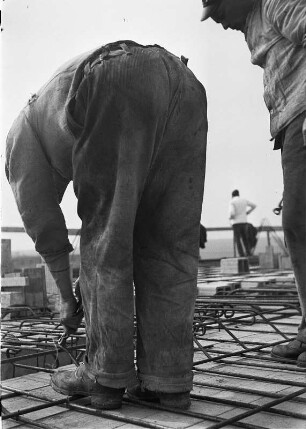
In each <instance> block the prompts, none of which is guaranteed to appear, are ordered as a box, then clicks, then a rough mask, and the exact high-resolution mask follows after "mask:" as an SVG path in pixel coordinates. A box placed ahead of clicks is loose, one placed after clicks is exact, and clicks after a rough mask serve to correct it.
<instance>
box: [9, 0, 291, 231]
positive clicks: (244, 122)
mask: <svg viewBox="0 0 306 429" xmlns="http://www.w3.org/2000/svg"><path fill="white" fill-rule="evenodd" d="M1 6H2V28H3V31H2V32H1V101H2V103H1V152H2V165H1V172H2V225H3V226H21V225H22V222H21V219H20V216H19V213H18V211H17V208H16V204H15V201H14V199H13V196H12V193H11V190H10V187H9V185H8V184H7V182H6V179H5V177H4V174H3V172H4V161H3V154H4V150H5V149H4V148H5V138H6V135H7V133H8V131H9V128H10V126H11V124H12V122H13V120H14V119H15V117H16V116H17V115H18V113H19V111H20V110H21V109H22V108H23V107H24V105H25V104H26V102H27V100H28V99H29V98H30V97H31V94H33V93H35V92H36V91H37V90H38V89H39V88H40V87H41V86H42V85H43V84H44V83H45V82H46V81H47V80H48V79H49V78H50V76H51V75H52V74H53V72H54V71H55V70H56V69H57V68H58V67H59V66H60V65H61V64H62V63H63V62H65V61H66V60H68V59H70V58H72V57H74V56H76V55H78V54H80V53H82V52H85V51H87V50H91V49H93V48H96V47H98V46H100V45H103V44H106V43H108V42H113V41H116V40H120V39H130V40H134V41H136V42H138V43H141V44H154V43H157V44H159V45H161V46H163V47H165V48H166V49H168V50H169V51H171V52H172V53H173V54H175V55H177V56H180V55H184V56H185V57H187V58H189V63H188V66H189V68H190V69H191V70H192V71H193V73H194V74H195V75H196V77H197V78H198V79H199V80H200V81H201V82H202V84H203V85H204V87H205V88H206V92H207V99H208V121H209V130H208V148H207V170H206V181H205V193H204V201H203V210H202V223H203V224H204V225H205V226H207V227H218V226H229V225H230V224H229V220H228V204H229V200H230V197H231V192H232V190H233V189H239V190H240V194H241V196H244V197H246V198H247V199H249V200H250V201H252V202H254V203H255V204H257V209H256V210H255V211H254V212H253V213H252V214H251V215H250V216H249V221H250V222H252V223H253V224H254V225H255V226H259V225H260V224H261V223H262V221H263V219H268V221H269V222H270V223H271V224H272V225H280V223H281V219H280V217H278V216H275V215H274V214H273V213H272V209H273V208H274V207H276V206H277V204H278V202H279V201H280V199H281V197H282V190H283V182H282V172H281V164H280V151H273V150H272V149H273V143H272V142H270V141H269V140H270V132H269V115H268V111H267V109H266V107H265V104H264V101H263V97H262V93H263V85H262V70H261V69H260V68H259V67H257V66H254V65H252V64H251V62H250V53H249V50H248V47H247V45H246V42H245V40H244V35H243V34H242V33H241V32H237V31H232V30H227V31H225V30H223V28H222V27H221V26H220V25H217V24H215V23H214V22H213V21H212V20H208V21H206V22H204V23H202V22H200V16H201V11H202V2H201V0H184V1H183V0H154V1H152V0H130V1H126V0H116V1H114V0H86V1H82V0H5V1H2V5H1ZM62 210H63V212H64V215H65V218H66V223H67V227H69V228H78V227H79V226H80V220H79V218H78V216H77V214H76V199H75V197H74V194H73V190H72V186H69V188H68V191H67V192H66V195H65V197H64V200H63V203H62Z"/></svg>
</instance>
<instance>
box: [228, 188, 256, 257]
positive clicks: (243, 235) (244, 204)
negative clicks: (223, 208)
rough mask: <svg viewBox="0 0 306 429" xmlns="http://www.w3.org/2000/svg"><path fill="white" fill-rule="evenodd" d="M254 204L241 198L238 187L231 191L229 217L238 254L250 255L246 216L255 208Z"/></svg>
mask: <svg viewBox="0 0 306 429" xmlns="http://www.w3.org/2000/svg"><path fill="white" fill-rule="evenodd" d="M255 208H256V204H254V203H252V202H251V201H248V200H247V199H245V198H242V197H241V196H240V194H239V191H238V189H235V190H234V191H233V192H232V199H231V201H230V204H229V219H230V221H231V222H232V227H233V231H234V242H235V245H237V249H238V253H239V256H251V248H250V247H251V246H250V243H249V239H248V225H247V216H248V215H249V214H250V213H252V211H253V210H255Z"/></svg>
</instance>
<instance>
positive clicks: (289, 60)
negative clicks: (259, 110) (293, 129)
mask: <svg viewBox="0 0 306 429" xmlns="http://www.w3.org/2000/svg"><path fill="white" fill-rule="evenodd" d="M245 36H246V42H247V44H248V46H249V49H250V51H251V61H252V63H253V64H256V65H259V66H260V67H262V68H263V69H264V99H265V103H266V105H267V108H268V109H269V112H270V126H271V135H272V137H273V138H274V137H276V136H277V134H278V133H279V131H281V130H282V129H283V128H284V127H286V126H287V125H288V124H289V123H290V122H291V121H292V120H293V119H294V118H295V117H296V116H298V115H299V114H300V113H302V112H303V111H305V110H306V1H305V0H259V1H257V2H255V7H254V9H253V11H252V12H251V13H250V15H249V16H248V19H247V24H246V29H245ZM304 125H305V124H304ZM304 128H305V127H304ZM305 133H306V130H305Z"/></svg>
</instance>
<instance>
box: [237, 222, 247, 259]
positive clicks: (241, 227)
mask: <svg viewBox="0 0 306 429" xmlns="http://www.w3.org/2000/svg"><path fill="white" fill-rule="evenodd" d="M233 231H234V242H235V244H236V246H237V249H238V253H239V256H250V254H251V252H250V246H249V241H248V233H247V224H246V223H234V224H233ZM243 246H244V247H243Z"/></svg>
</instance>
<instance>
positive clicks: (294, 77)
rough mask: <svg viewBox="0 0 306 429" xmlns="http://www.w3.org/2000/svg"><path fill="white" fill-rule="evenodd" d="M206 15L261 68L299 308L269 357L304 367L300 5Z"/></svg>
mask: <svg viewBox="0 0 306 429" xmlns="http://www.w3.org/2000/svg"><path fill="white" fill-rule="evenodd" d="M203 6H204V9H203V15H202V21H204V20H205V19H207V18H208V17H211V18H212V19H213V20H214V21H215V22H217V23H220V24H222V25H223V27H224V29H227V28H231V29H233V30H240V31H242V32H243V33H244V35H245V38H246V42H247V44H248V47H249V49H250V51H251V61H252V63H253V64H255V65H259V66H260V67H262V68H263V69H264V98H265V102H266V105H267V107H268V109H269V112H270V124H271V134H272V137H273V139H274V140H275V145H274V148H275V149H281V151H282V167H283V179H284V194H283V197H284V199H283V229H284V234H285V239H286V243H287V245H288V250H289V253H290V257H291V261H292V265H293V269H294V275H295V279H296V285H297V290H298V294H299V299H300V303H301V309H302V322H301V325H300V327H299V332H298V334H297V336H296V338H295V339H294V340H292V341H290V342H289V343H288V344H286V345H277V346H275V347H273V350H272V355H273V356H274V357H276V358H277V359H280V360H284V361H288V360H290V361H297V363H298V365H301V366H306V320H305V319H306V2H305V0H286V1H284V0H204V1H203Z"/></svg>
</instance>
